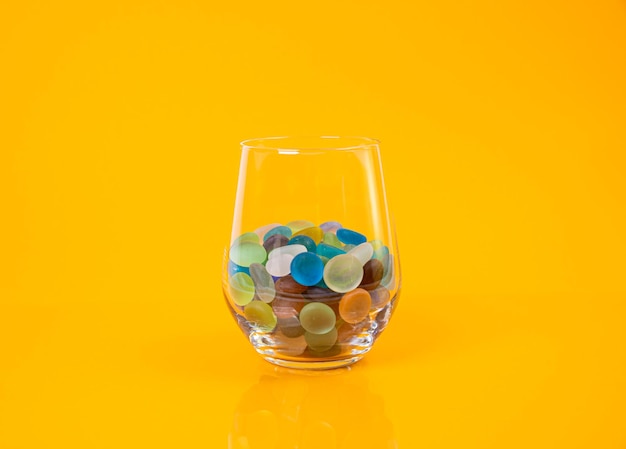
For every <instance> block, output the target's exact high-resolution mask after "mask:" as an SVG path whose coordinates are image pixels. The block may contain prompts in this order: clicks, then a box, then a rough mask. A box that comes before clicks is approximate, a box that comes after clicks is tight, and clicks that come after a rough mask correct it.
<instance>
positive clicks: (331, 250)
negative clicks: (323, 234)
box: [317, 243, 346, 259]
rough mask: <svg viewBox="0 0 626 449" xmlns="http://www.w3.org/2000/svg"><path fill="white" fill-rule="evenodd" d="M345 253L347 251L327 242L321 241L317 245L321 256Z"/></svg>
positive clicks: (330, 256)
mask: <svg viewBox="0 0 626 449" xmlns="http://www.w3.org/2000/svg"><path fill="white" fill-rule="evenodd" d="M345 253H346V252H345V251H344V250H342V249H339V248H336V247H334V246H332V245H327V244H326V243H320V244H319V245H317V254H318V255H319V256H323V257H328V258H329V259H332V258H333V257H335V256H338V255H339V254H345Z"/></svg>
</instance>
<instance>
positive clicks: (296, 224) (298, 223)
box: [287, 220, 315, 234]
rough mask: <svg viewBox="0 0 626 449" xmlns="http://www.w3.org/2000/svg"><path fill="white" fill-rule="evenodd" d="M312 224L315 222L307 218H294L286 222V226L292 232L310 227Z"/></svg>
mask: <svg viewBox="0 0 626 449" xmlns="http://www.w3.org/2000/svg"><path fill="white" fill-rule="evenodd" d="M312 226H315V223H313V222H310V221H308V220H294V221H290V222H289V223H287V227H288V228H289V229H291V232H292V233H293V234H295V233H297V232H299V231H301V230H302V229H305V228H310V227H312Z"/></svg>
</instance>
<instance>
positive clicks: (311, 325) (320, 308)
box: [300, 302, 337, 334]
mask: <svg viewBox="0 0 626 449" xmlns="http://www.w3.org/2000/svg"><path fill="white" fill-rule="evenodd" d="M336 321H337V318H336V316H335V312H333V309H331V308H330V307H329V306H327V305H326V304H323V303H321V302H312V303H309V304H307V305H305V306H304V307H303V308H302V310H301V311H300V324H301V325H302V327H303V328H304V330H305V331H307V332H309V333H311V334H325V333H327V332H329V331H330V330H331V329H334V328H335V322H336Z"/></svg>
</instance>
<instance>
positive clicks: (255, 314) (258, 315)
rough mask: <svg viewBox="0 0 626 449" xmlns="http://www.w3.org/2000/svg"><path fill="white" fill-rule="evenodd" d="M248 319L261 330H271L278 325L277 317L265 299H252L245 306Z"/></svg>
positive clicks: (244, 310) (244, 309) (245, 314)
mask: <svg viewBox="0 0 626 449" xmlns="http://www.w3.org/2000/svg"><path fill="white" fill-rule="evenodd" d="M243 314H244V316H245V317H246V320H248V321H249V322H250V324H253V325H255V326H257V327H258V328H259V329H260V330H263V331H266V332H269V331H272V330H273V329H274V328H275V327H276V323H277V318H276V315H275V314H274V311H273V310H272V308H271V307H270V305H269V304H266V303H264V302H263V301H252V302H251V303H249V304H248V305H246V306H245V307H244V308H243Z"/></svg>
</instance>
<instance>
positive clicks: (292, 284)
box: [275, 275, 307, 294]
mask: <svg viewBox="0 0 626 449" xmlns="http://www.w3.org/2000/svg"><path fill="white" fill-rule="evenodd" d="M275 287H276V290H278V291H279V292H281V293H296V294H299V293H304V292H305V291H306V289H307V286H306V285H302V284H299V283H298V282H296V280H295V279H294V278H293V276H292V275H287V276H283V277H281V278H279V279H278V280H277V281H276V286H275Z"/></svg>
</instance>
